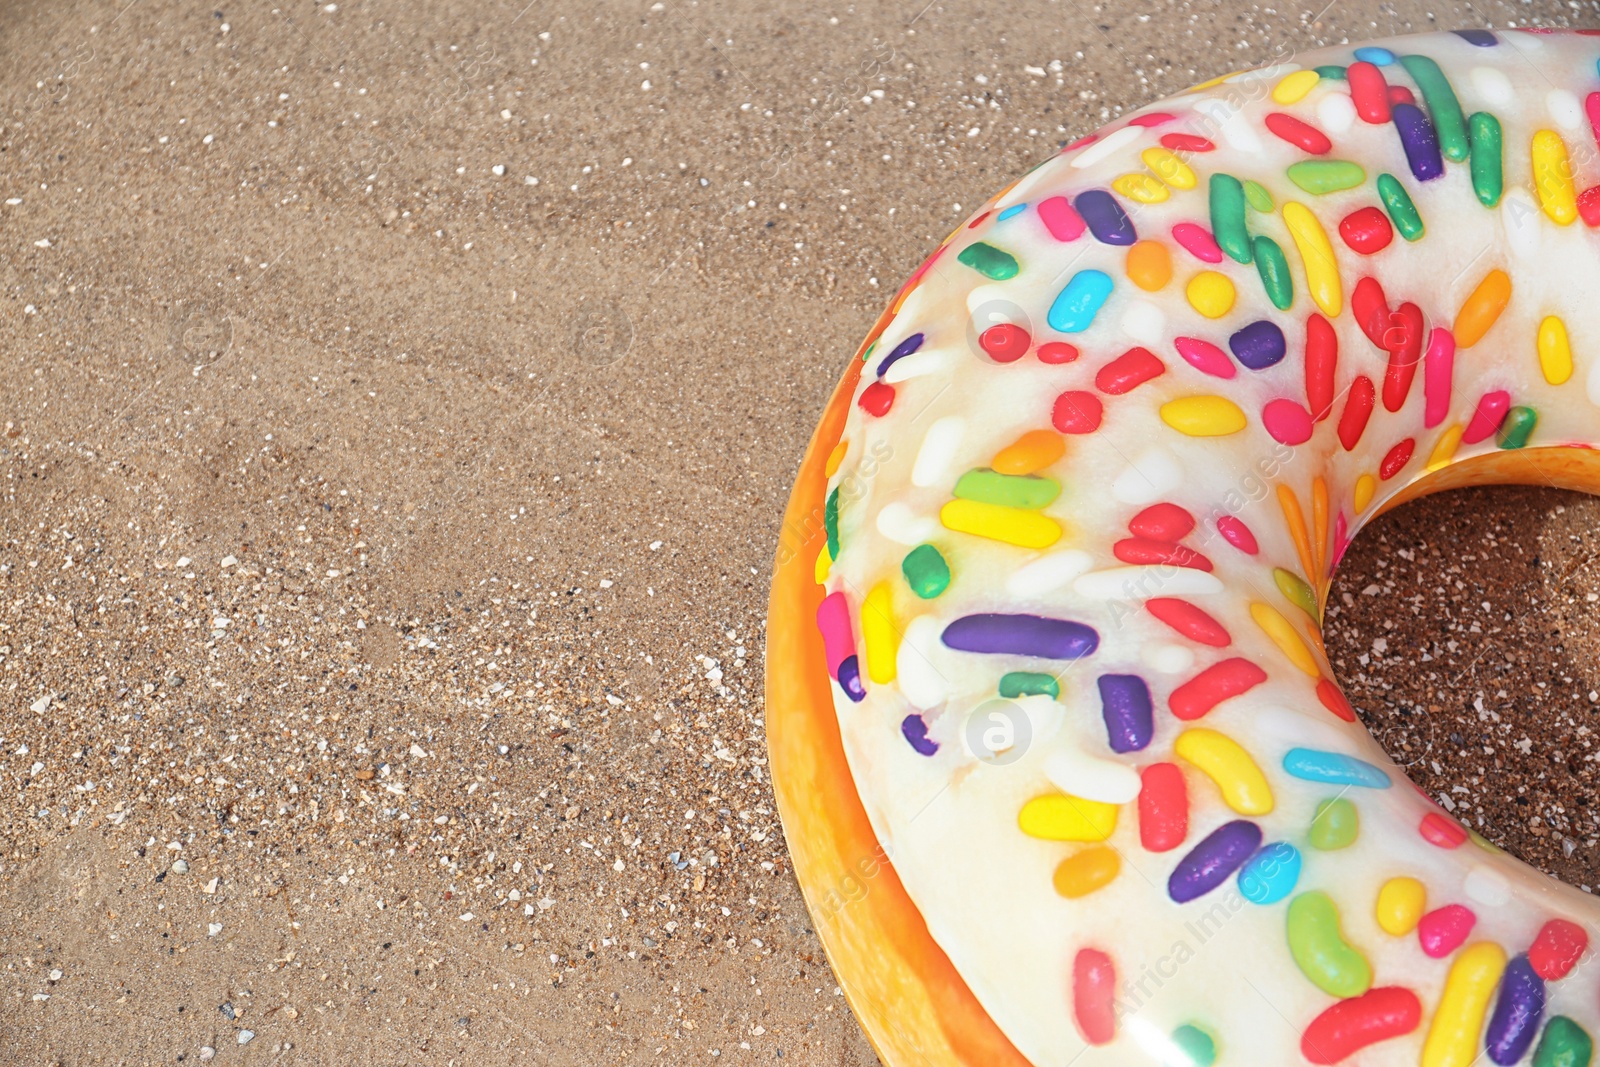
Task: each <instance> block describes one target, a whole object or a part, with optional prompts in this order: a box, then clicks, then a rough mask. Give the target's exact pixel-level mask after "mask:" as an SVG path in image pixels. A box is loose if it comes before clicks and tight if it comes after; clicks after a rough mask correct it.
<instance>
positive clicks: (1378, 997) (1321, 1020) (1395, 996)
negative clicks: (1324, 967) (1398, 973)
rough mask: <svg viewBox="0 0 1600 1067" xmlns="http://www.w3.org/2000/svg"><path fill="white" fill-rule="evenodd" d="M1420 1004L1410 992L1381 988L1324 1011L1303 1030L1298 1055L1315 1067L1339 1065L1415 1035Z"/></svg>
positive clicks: (1419, 1017) (1343, 1001) (1389, 987)
mask: <svg viewBox="0 0 1600 1067" xmlns="http://www.w3.org/2000/svg"><path fill="white" fill-rule="evenodd" d="M1421 1024H1422V1002H1421V1001H1420V1000H1418V999H1417V995H1416V994H1415V993H1413V992H1412V991H1411V990H1409V989H1405V988H1402V987H1400V986H1381V987H1379V988H1376V989H1369V990H1367V991H1366V992H1365V993H1363V994H1361V995H1360V996H1358V997H1351V998H1349V999H1347V1000H1341V1001H1339V1002H1338V1003H1336V1004H1334V1005H1332V1006H1331V1007H1329V1008H1327V1009H1325V1010H1324V1011H1323V1012H1322V1014H1321V1015H1318V1016H1317V1017H1316V1018H1315V1019H1313V1020H1312V1021H1311V1025H1310V1026H1307V1027H1306V1031H1305V1033H1304V1035H1302V1036H1301V1038H1300V1051H1301V1054H1302V1055H1304V1056H1305V1058H1306V1060H1307V1061H1308V1062H1310V1063H1315V1064H1335V1063H1342V1062H1344V1061H1345V1060H1347V1059H1349V1058H1350V1057H1351V1056H1353V1055H1355V1054H1356V1053H1357V1052H1360V1051H1361V1050H1362V1049H1365V1048H1371V1047H1372V1046H1373V1045H1376V1044H1379V1043H1380V1042H1384V1041H1392V1040H1394V1039H1395V1038H1397V1037H1404V1036H1405V1035H1407V1034H1409V1033H1411V1032H1412V1031H1414V1030H1415V1029H1416V1028H1417V1027H1418V1026H1420V1025H1421Z"/></svg>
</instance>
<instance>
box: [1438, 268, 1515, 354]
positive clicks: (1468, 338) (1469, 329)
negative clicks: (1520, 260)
mask: <svg viewBox="0 0 1600 1067" xmlns="http://www.w3.org/2000/svg"><path fill="white" fill-rule="evenodd" d="M1509 303H1511V277H1510V275H1508V274H1506V272H1505V271H1503V270H1499V269H1498V268H1497V269H1495V270H1492V271H1490V272H1489V273H1488V274H1485V275H1484V276H1483V281H1481V282H1479V283H1478V287H1477V288H1476V289H1474V290H1472V292H1471V294H1469V295H1468V296H1467V299H1466V300H1465V301H1463V302H1462V304H1461V310H1460V311H1458V312H1456V323H1455V326H1454V327H1452V328H1451V330H1450V332H1451V333H1453V334H1455V337H1456V347H1457V348H1471V347H1472V346H1473V345H1475V344H1477V343H1478V342H1479V341H1481V340H1483V335H1484V334H1486V333H1488V332H1489V328H1490V327H1491V326H1493V325H1494V324H1495V322H1496V321H1497V320H1498V319H1499V318H1500V313H1501V312H1502V311H1504V310H1505V309H1506V305H1507V304H1509Z"/></svg>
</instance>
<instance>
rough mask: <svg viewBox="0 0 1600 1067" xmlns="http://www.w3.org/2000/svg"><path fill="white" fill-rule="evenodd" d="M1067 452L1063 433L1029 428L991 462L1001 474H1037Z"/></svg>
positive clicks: (996, 454)
mask: <svg viewBox="0 0 1600 1067" xmlns="http://www.w3.org/2000/svg"><path fill="white" fill-rule="evenodd" d="M1066 453H1067V444H1066V442H1065V441H1064V440H1062V438H1061V435H1060V434H1057V433H1052V432H1051V431H1049V430H1029V431H1028V432H1027V433H1025V434H1023V435H1022V436H1021V437H1019V438H1017V439H1016V440H1015V441H1013V442H1011V444H1009V445H1007V446H1006V447H1005V448H1002V449H1001V450H1000V451H999V452H996V453H995V455H994V462H993V463H991V464H990V466H992V467H993V468H994V469H995V470H996V471H998V472H999V473H1001V474H1013V475H1024V474H1035V473H1037V472H1038V471H1042V470H1044V469H1045V468H1046V467H1048V466H1050V465H1051V464H1052V463H1054V462H1056V461H1057V460H1059V459H1060V458H1061V457H1062V456H1064V455H1066Z"/></svg>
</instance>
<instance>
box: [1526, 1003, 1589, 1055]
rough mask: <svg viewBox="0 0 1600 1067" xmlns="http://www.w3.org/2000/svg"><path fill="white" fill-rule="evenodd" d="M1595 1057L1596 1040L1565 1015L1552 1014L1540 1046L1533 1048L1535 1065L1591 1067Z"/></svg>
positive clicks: (1545, 1025) (1545, 1027) (1546, 1024)
mask: <svg viewBox="0 0 1600 1067" xmlns="http://www.w3.org/2000/svg"><path fill="white" fill-rule="evenodd" d="M1593 1058H1594V1040H1593V1039H1592V1038H1591V1037H1590V1036H1589V1035H1588V1033H1587V1032H1586V1031H1585V1030H1584V1029H1583V1027H1581V1026H1579V1025H1578V1024H1577V1023H1576V1022H1574V1021H1573V1020H1571V1019H1569V1018H1567V1017H1566V1016H1565V1015H1555V1016H1552V1017H1551V1019H1550V1021H1549V1022H1547V1023H1545V1024H1544V1033H1543V1034H1542V1035H1541V1036H1540V1037H1539V1047H1538V1048H1536V1049H1534V1050H1533V1067H1589V1063H1590V1062H1591V1061H1592V1060H1593Z"/></svg>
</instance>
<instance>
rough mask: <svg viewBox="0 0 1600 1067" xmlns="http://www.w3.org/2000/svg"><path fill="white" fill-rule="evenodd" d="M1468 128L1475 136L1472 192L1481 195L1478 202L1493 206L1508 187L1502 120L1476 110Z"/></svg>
mask: <svg viewBox="0 0 1600 1067" xmlns="http://www.w3.org/2000/svg"><path fill="white" fill-rule="evenodd" d="M1467 129H1468V131H1469V132H1470V133H1471V134H1472V191H1473V192H1475V193H1477V194H1478V203H1480V204H1482V205H1483V206H1484V207H1494V206H1495V205H1496V204H1498V203H1499V202H1500V194H1501V193H1502V192H1504V191H1505V184H1506V182H1505V174H1504V173H1503V172H1502V170H1501V162H1500V161H1501V156H1502V155H1503V154H1504V144H1503V140H1502V138H1501V135H1500V120H1499V119H1497V118H1495V117H1494V116H1493V115H1491V114H1489V113H1488V112H1487V111H1475V112H1473V114H1472V117H1471V118H1470V119H1468V120H1467Z"/></svg>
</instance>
